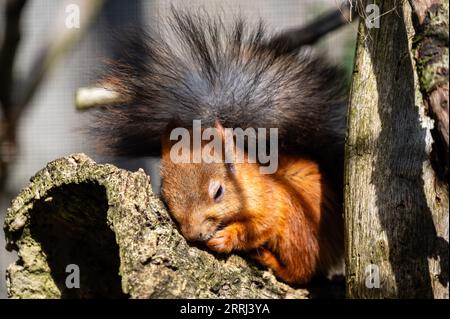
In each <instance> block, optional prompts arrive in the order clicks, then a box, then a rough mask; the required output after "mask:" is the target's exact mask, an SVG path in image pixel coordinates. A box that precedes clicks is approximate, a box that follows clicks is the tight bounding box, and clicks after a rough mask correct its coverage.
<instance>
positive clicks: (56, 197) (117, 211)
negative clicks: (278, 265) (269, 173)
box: [5, 154, 342, 298]
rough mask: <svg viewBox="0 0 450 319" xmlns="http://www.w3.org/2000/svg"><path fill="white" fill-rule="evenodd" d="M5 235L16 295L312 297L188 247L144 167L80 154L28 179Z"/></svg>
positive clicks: (240, 263) (235, 261)
mask: <svg viewBox="0 0 450 319" xmlns="http://www.w3.org/2000/svg"><path fill="white" fill-rule="evenodd" d="M5 233H6V236H7V239H8V247H9V248H16V249H18V251H19V260H18V261H17V262H16V263H15V264H13V265H11V266H10V267H9V268H8V271H7V281H8V293H9V296H10V297H14V298H93V297H109V298H121V297H125V298H126V297H131V298H177V297H178V298H179V297H184V298H194V297H195V298H307V297H308V296H309V292H308V291H307V290H305V289H294V288H292V287H290V286H288V285H286V284H284V283H281V282H278V281H277V280H276V279H275V277H274V276H273V275H272V274H271V273H270V272H268V271H263V270H261V269H258V268H257V267H256V266H255V265H254V264H251V263H247V262H246V261H245V260H244V259H242V258H240V257H238V256H236V255H231V256H228V257H224V256H214V255H212V254H211V253H209V252H207V251H206V250H204V249H199V248H197V247H193V246H190V245H188V244H187V243H186V241H185V240H184V238H183V237H182V236H181V235H180V233H179V232H178V231H177V229H176V226H175V224H174V223H173V222H172V220H171V218H170V217H169V214H168V213H167V211H166V209H165V207H164V205H163V204H162V203H161V202H160V200H159V199H158V198H157V197H156V196H155V195H154V194H153V193H152V190H151V185H150V179H149V177H148V176H147V175H145V174H144V172H143V171H142V170H139V171H137V172H134V173H132V172H128V171H125V170H121V169H118V168H116V167H114V166H112V165H99V164H96V163H95V162H93V161H92V160H91V159H90V158H88V157H87V156H86V155H83V154H76V155H71V156H68V157H65V158H62V159H59V160H56V161H54V162H51V163H49V164H48V165H47V166H46V167H45V168H44V169H43V170H41V171H40V172H38V173H37V174H36V176H34V177H33V178H32V181H31V183H30V185H29V186H28V187H27V188H25V189H24V190H23V191H22V192H21V193H20V194H19V195H18V197H17V198H16V199H15V200H14V201H13V202H12V206H11V208H9V209H8V212H7V215H6V220H5ZM68 265H70V267H71V268H70V269H75V268H78V269H79V273H80V274H81V275H80V284H79V289H70V287H68V286H67V284H66V278H67V276H68V273H66V269H67V266H68ZM74 267H75V268H74ZM118 274H120V276H119V275H118ZM327 293H329V291H328V292H327ZM341 293H342V291H341Z"/></svg>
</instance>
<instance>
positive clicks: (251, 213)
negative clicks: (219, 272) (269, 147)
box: [161, 142, 343, 283]
mask: <svg viewBox="0 0 450 319" xmlns="http://www.w3.org/2000/svg"><path fill="white" fill-rule="evenodd" d="M169 150H170V143H169V144H168V143H164V142H163V158H162V162H161V174H162V176H163V178H164V184H163V197H164V198H165V200H166V203H167V204H168V206H169V208H170V210H171V212H172V214H173V216H174V218H175V219H176V220H177V222H178V224H179V225H180V228H181V230H182V232H183V235H185V237H186V238H188V239H192V240H196V239H198V238H203V239H205V238H206V239H205V240H204V241H205V242H206V245H207V246H208V247H209V248H210V249H212V250H214V251H217V252H219V253H230V252H231V251H247V252H249V254H251V256H252V257H254V258H255V259H256V260H258V261H259V262H260V263H261V264H263V265H264V266H267V267H269V268H271V269H273V271H274V272H275V274H276V275H277V276H278V277H279V278H281V279H282V280H284V281H286V282H288V283H306V282H308V281H309V280H310V279H311V278H312V277H313V276H314V275H315V274H316V273H325V272H326V271H327V270H328V269H329V268H330V267H331V266H333V265H336V264H337V263H338V262H339V260H340V258H341V257H342V253H343V234H342V233H343V224H342V216H341V207H340V205H339V204H338V203H337V200H336V195H335V194H334V193H333V191H332V190H331V189H330V188H329V187H328V186H327V182H326V181H325V180H324V177H323V175H322V174H321V172H320V169H319V166H318V164H317V163H316V162H314V161H312V160H309V159H305V158H300V157H289V156H283V157H281V158H280V163H279V168H278V171H277V172H276V173H275V174H272V175H263V174H261V173H260V172H259V164H251V163H242V164H238V163H236V164H235V171H234V173H233V174H230V173H229V172H227V170H226V168H225V167H224V165H223V164H205V163H200V164H174V163H172V162H171V161H170V159H169V158H168V153H169ZM211 179H217V180H220V181H221V182H222V183H223V185H224V188H225V195H224V197H223V201H222V202H220V203H214V202H212V201H211V199H210V198H209V197H208V194H207V189H208V183H209V181H210V180H211ZM197 192H198V194H197ZM187 197H189V199H187ZM220 226H223V228H222V227H220ZM199 234H200V235H199ZM205 234H210V236H206V237H205ZM202 235H203V237H201V236H202ZM199 236H200V237H199Z"/></svg>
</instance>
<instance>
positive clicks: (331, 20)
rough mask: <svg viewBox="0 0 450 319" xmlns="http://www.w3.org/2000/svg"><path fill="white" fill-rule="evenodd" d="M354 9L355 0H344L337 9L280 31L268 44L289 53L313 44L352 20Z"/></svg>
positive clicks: (355, 5) (355, 13)
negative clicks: (297, 26) (308, 22)
mask: <svg viewBox="0 0 450 319" xmlns="http://www.w3.org/2000/svg"><path fill="white" fill-rule="evenodd" d="M356 9H357V3H356V1H351V0H350V1H345V2H344V3H343V4H342V5H341V7H340V8H339V9H337V10H334V11H331V12H328V13H326V14H324V15H323V16H320V17H318V18H317V19H315V20H314V21H313V22H312V23H310V24H308V25H306V26H302V27H300V28H294V29H290V30H287V31H284V32H282V33H281V34H279V35H278V36H276V37H275V38H274V39H273V40H272V41H271V42H270V43H269V45H268V46H269V47H277V48H278V49H279V51H280V52H282V53H289V52H292V51H295V50H297V49H298V48H300V47H301V46H304V45H311V44H314V43H316V42H317V41H318V40H319V39H321V38H322V37H323V36H324V35H326V34H328V33H329V32H332V31H334V30H336V29H338V28H340V27H341V26H343V25H345V24H348V23H350V22H352V21H354V19H353V17H357V10H356Z"/></svg>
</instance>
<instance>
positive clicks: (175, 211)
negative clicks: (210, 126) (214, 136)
mask: <svg viewBox="0 0 450 319" xmlns="http://www.w3.org/2000/svg"><path fill="white" fill-rule="evenodd" d="M218 125H219V126H218ZM172 127H173V125H172ZM216 128H217V129H218V132H219V133H222V132H223V128H222V127H221V126H220V124H216ZM166 131H167V132H168V131H169V130H166ZM170 131H172V130H170ZM186 132H189V135H190V136H189V137H188V138H189V141H192V139H191V135H192V134H191V133H192V130H190V131H188V130H186ZM169 136H170V134H165V135H164V136H163V139H162V159H161V178H162V186H161V194H162V197H163V200H164V201H165V203H166V204H167V206H168V208H169V211H170V213H171V215H172V217H173V218H174V219H175V220H176V222H177V223H178V225H179V227H180V230H181V232H182V234H183V236H184V237H185V238H186V239H187V240H190V241H207V240H209V239H210V238H211V237H212V236H213V235H214V233H215V232H216V231H217V230H219V229H221V228H222V227H224V226H226V225H227V224H228V223H230V222H232V221H234V220H236V218H237V217H238V216H239V213H240V212H241V210H242V207H241V205H242V202H243V201H242V198H241V196H242V190H241V189H240V185H239V181H238V179H237V176H236V174H237V171H236V165H235V164H234V163H231V164H228V163H224V162H223V161H220V162H215V163H207V162H205V161H203V159H201V160H200V162H199V163H194V162H193V157H194V155H193V153H194V147H188V149H187V154H189V158H188V160H186V161H184V162H179V161H177V160H175V159H174V158H173V155H174V152H175V155H180V154H181V152H182V149H181V148H178V147H179V143H181V141H171V140H170V139H169ZM221 138H223V136H221ZM188 144H189V145H192V144H193V143H188ZM204 147H205V143H202V145H201V146H200V149H201V151H203V150H204ZM174 148H177V149H174ZM171 151H172V156H171ZM185 151H186V150H185ZM211 154H212V153H211Z"/></svg>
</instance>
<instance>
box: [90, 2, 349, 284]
mask: <svg viewBox="0 0 450 319" xmlns="http://www.w3.org/2000/svg"><path fill="white" fill-rule="evenodd" d="M167 25H168V26H169V27H168V28H167V30H165V32H162V33H160V34H157V33H153V34H146V33H140V36H139V37H136V36H134V37H131V39H129V40H127V42H126V44H125V45H124V50H125V52H126V54H125V55H124V56H125V57H126V58H122V59H121V60H120V61H118V62H116V63H115V64H113V65H112V66H110V68H109V71H108V73H107V75H106V76H105V77H104V79H103V83H105V86H107V87H108V88H109V89H111V88H112V89H113V90H115V91H117V92H118V93H119V94H120V95H121V100H122V101H123V102H122V104H120V105H111V106H107V107H106V108H104V109H103V110H101V111H100V112H98V114H97V117H96V118H97V122H96V125H95V126H94V128H95V130H94V133H96V134H98V136H99V142H98V144H99V145H101V146H102V147H103V148H105V147H106V148H107V149H108V150H110V151H112V152H113V153H114V154H117V155H127V156H142V155H162V160H161V177H162V192H161V194H162V198H163V200H164V202H165V203H166V204H167V206H168V208H169V211H170V213H171V214H172V216H173V217H174V219H175V220H176V221H177V223H178V225H179V226H180V230H181V232H182V234H183V236H184V237H185V238H186V239H187V240H192V241H200V242H202V243H204V244H205V246H206V247H208V248H209V249H211V250H214V251H216V252H220V253H230V252H233V251H241V252H244V253H247V254H249V255H251V256H252V257H253V258H255V259H256V260H258V261H259V262H260V263H261V264H263V265H264V266H267V267H269V268H271V269H273V271H274V273H275V274H276V275H277V276H278V277H279V278H280V279H282V280H284V281H286V282H288V283H292V284H303V283H307V282H308V281H310V280H311V278H312V277H313V276H314V275H316V274H320V273H326V272H327V271H328V270H329V269H330V268H331V267H333V266H335V265H337V264H338V263H339V262H340V260H341V259H342V255H343V248H344V245H343V221H342V207H341V206H342V205H341V201H342V167H343V163H342V162H343V143H344V137H345V116H346V106H345V105H346V93H345V89H344V86H343V81H342V78H343V77H342V73H341V71H340V70H339V69H338V68H336V67H334V66H332V65H330V64H329V63H328V62H327V61H326V59H325V58H323V57H321V56H319V55H315V54H312V53H311V52H310V51H308V50H304V49H299V50H297V51H296V52H289V53H283V50H279V48H277V47H271V46H270V43H276V41H272V40H273V36H272V37H271V36H267V34H266V32H265V30H264V27H263V25H262V24H260V25H259V26H257V27H256V28H254V29H252V28H249V27H247V26H246V24H245V23H244V21H243V20H242V19H238V20H237V21H236V23H235V24H234V25H232V26H227V25H226V24H225V23H223V22H222V21H221V20H220V19H219V18H211V17H209V16H205V15H202V14H190V13H186V12H179V11H176V10H174V11H173V14H172V18H171V19H169V21H168V23H167ZM193 120H201V121H202V123H203V124H204V125H205V126H206V127H214V126H215V127H216V128H217V129H218V130H219V131H220V132H222V131H223V127H225V128H242V129H244V130H245V129H247V128H267V129H268V128H277V129H278V132H279V145H280V152H279V165H278V169H277V171H276V172H274V173H273V174H261V172H260V170H259V168H260V165H259V164H258V163H248V162H247V163H246V162H244V163H235V162H233V163H231V164H227V163H209V164H208V163H174V162H173V161H172V160H171V158H170V156H169V154H170V149H171V147H172V145H173V144H172V141H169V139H168V133H167V126H168V125H169V123H171V122H176V123H177V124H178V125H179V126H180V127H185V128H190V127H192V123H193ZM243 152H245V150H243Z"/></svg>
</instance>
